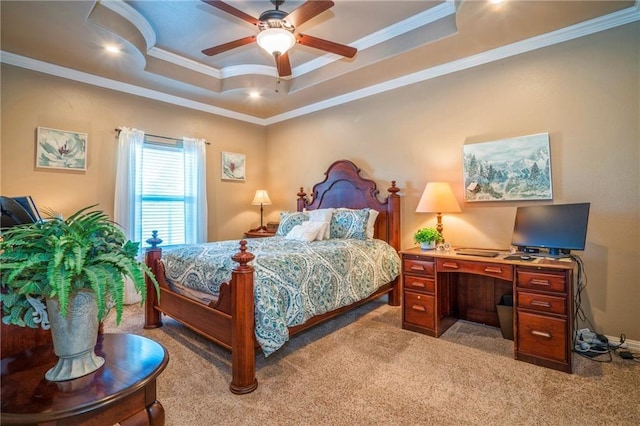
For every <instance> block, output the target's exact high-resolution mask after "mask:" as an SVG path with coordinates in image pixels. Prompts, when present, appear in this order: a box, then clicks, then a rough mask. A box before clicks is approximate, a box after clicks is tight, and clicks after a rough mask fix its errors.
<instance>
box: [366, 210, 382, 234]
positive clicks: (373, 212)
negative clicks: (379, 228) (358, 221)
mask: <svg viewBox="0 0 640 426" xmlns="http://www.w3.org/2000/svg"><path fill="white" fill-rule="evenodd" d="M366 210H369V219H368V221H367V238H373V231H374V227H373V226H374V225H375V223H376V219H377V218H378V214H379V213H380V212H379V211H378V210H374V209H366Z"/></svg>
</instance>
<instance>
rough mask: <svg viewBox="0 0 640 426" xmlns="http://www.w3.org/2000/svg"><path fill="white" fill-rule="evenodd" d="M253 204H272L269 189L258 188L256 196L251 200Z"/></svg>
mask: <svg viewBox="0 0 640 426" xmlns="http://www.w3.org/2000/svg"><path fill="white" fill-rule="evenodd" d="M251 204H252V205H254V206H259V205H265V206H270V205H271V199H270V198H269V194H267V190H266V189H258V190H257V191H256V195H255V197H253V201H252V202H251Z"/></svg>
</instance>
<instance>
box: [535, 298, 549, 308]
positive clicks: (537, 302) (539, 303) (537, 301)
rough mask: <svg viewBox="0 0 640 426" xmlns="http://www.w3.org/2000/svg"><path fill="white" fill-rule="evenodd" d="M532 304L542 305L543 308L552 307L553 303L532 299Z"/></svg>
mask: <svg viewBox="0 0 640 426" xmlns="http://www.w3.org/2000/svg"><path fill="white" fill-rule="evenodd" d="M531 306H542V307H543V308H550V307H551V303H549V302H543V301H542V300H532V301H531Z"/></svg>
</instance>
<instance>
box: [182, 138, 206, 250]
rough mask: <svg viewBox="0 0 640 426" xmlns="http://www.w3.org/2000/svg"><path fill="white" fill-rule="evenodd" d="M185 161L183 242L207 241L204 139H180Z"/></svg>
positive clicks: (196, 242)
mask: <svg viewBox="0 0 640 426" xmlns="http://www.w3.org/2000/svg"><path fill="white" fill-rule="evenodd" d="M182 144H183V148H184V161H185V165H184V166H185V167H184V170H185V198H186V199H187V200H188V201H189V202H186V203H185V224H186V227H185V242H186V244H198V243H204V242H206V241H207V218H208V216H207V187H206V182H207V167H206V157H207V156H206V152H205V141H204V139H193V138H187V137H183V138H182Z"/></svg>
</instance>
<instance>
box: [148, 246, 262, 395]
mask: <svg viewBox="0 0 640 426" xmlns="http://www.w3.org/2000/svg"><path fill="white" fill-rule="evenodd" d="M161 256H162V249H160V248H159V247H157V246H155V245H153V246H152V247H151V248H149V249H147V252H146V264H147V266H149V268H151V271H152V272H153V273H154V275H155V276H156V278H157V280H158V283H159V284H160V298H158V296H157V294H156V292H155V290H154V286H153V283H152V282H150V280H149V279H148V278H147V279H148V280H149V281H148V282H147V300H146V305H145V323H144V328H147V329H148V328H157V327H161V326H162V318H161V314H162V313H164V314H166V315H169V316H170V317H171V318H173V319H175V320H177V321H179V322H180V323H182V324H183V325H185V326H186V327H188V328H190V329H191V330H193V331H195V332H196V333H199V334H201V335H203V336H204V337H206V338H208V339H209V340H211V341H213V342H215V343H217V344H219V345H220V346H223V347H225V348H227V349H229V350H230V351H231V370H232V371H231V375H232V379H231V384H230V385H229V389H230V390H231V392H233V393H235V394H245V393H249V392H252V391H253V390H255V389H256V388H257V387H258V380H257V379H256V341H255V335H254V321H255V319H254V296H253V272H254V269H253V266H251V265H249V264H248V263H249V262H251V261H252V260H253V259H254V255H253V254H251V253H249V252H248V251H247V242H246V241H245V240H242V241H240V251H239V252H238V253H237V254H236V255H235V256H233V260H234V261H235V262H237V263H238V266H237V267H236V268H235V269H234V270H233V271H232V273H231V282H230V283H229V285H228V286H225V285H224V284H223V286H224V287H226V288H227V289H228V290H229V291H228V296H230V297H222V296H221V297H220V298H219V299H218V302H217V303H213V304H210V305H205V304H203V303H200V302H197V301H194V300H192V299H190V298H188V297H185V296H183V295H181V294H178V293H175V292H174V291H172V290H171V288H170V287H169V285H168V283H167V281H166V279H165V275H164V267H163V265H162V262H161V261H160V258H161ZM229 302H230V303H229ZM229 308H230V309H229Z"/></svg>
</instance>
